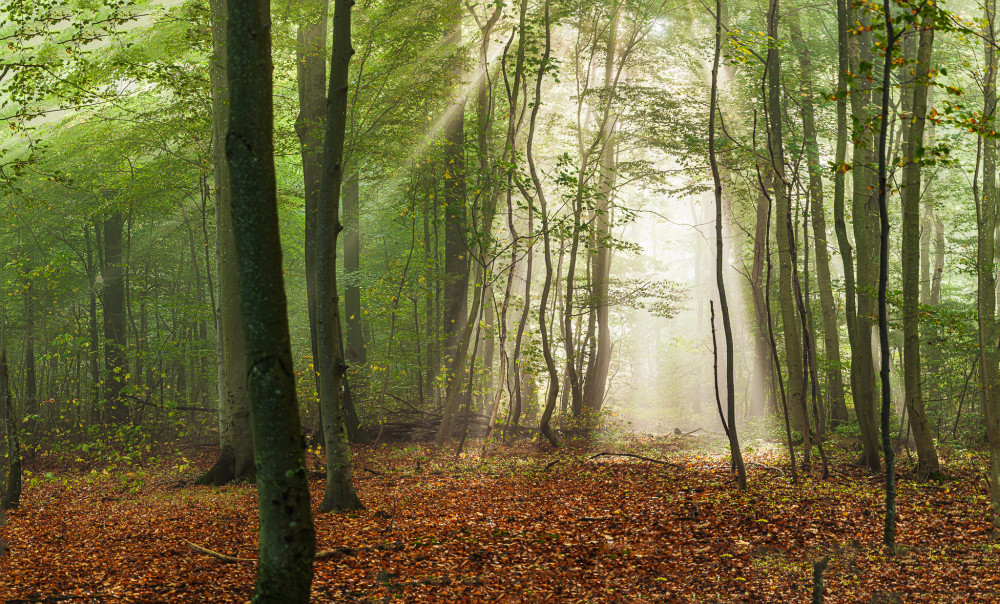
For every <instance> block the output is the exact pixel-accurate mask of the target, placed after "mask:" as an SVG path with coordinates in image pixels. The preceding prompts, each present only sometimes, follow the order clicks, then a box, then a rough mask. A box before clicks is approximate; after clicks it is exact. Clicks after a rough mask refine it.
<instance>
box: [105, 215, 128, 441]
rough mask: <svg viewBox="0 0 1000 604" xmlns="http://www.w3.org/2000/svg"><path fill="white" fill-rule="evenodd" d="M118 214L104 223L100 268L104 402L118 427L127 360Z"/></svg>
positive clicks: (124, 412) (123, 416) (122, 415)
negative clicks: (102, 310) (102, 260)
mask: <svg viewBox="0 0 1000 604" xmlns="http://www.w3.org/2000/svg"><path fill="white" fill-rule="evenodd" d="M123 226H124V219H123V218H122V215H121V213H119V212H117V211H112V213H111V214H110V215H109V216H107V217H106V218H105V219H104V229H103V230H104V236H103V243H104V263H103V265H102V266H101V277H102V280H103V286H102V288H101V303H102V306H103V308H104V371H105V373H106V374H107V376H106V378H105V382H104V384H105V386H104V393H105V400H106V402H107V405H108V419H109V420H110V422H111V423H113V424H118V423H121V422H123V421H125V420H126V419H127V418H128V407H127V406H126V405H125V398H124V396H123V393H122V391H123V390H124V389H125V385H126V383H127V379H126V376H127V375H128V357H127V356H126V353H127V346H128V342H127V340H126V336H127V333H126V327H125V280H124V275H123V267H124V264H123V262H124V257H123V254H122V227H123Z"/></svg>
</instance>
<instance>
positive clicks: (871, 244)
mask: <svg viewBox="0 0 1000 604" xmlns="http://www.w3.org/2000/svg"><path fill="white" fill-rule="evenodd" d="M845 10H846V9H845ZM854 16H855V17H856V18H857V20H858V21H859V22H860V23H861V24H862V26H863V28H864V29H865V31H863V32H862V33H861V34H860V35H857V36H848V35H847V34H846V27H847V25H846V23H847V22H846V19H847V16H846V15H845V16H844V17H843V19H844V20H845V21H844V22H843V24H842V27H844V28H845V29H844V33H843V34H842V37H841V42H842V44H846V49H844V50H843V52H846V54H847V58H848V65H849V67H848V69H849V71H850V73H853V74H855V77H854V85H853V87H852V89H851V90H850V94H849V98H850V101H851V113H852V116H853V118H854V122H855V130H854V132H853V139H854V152H853V158H852V166H851V174H852V176H853V183H852V184H853V192H852V214H853V222H852V227H853V230H854V244H855V248H854V249H855V250H856V251H857V257H856V260H857V264H856V265H855V266H856V268H857V271H856V273H855V280H854V283H853V284H852V286H851V287H850V290H849V296H848V297H849V298H851V299H850V300H849V301H848V304H847V305H846V306H847V309H848V314H849V315H850V319H849V321H848V326H849V327H850V325H851V324H852V323H853V326H854V327H853V329H854V338H853V340H852V341H851V390H852V394H853V396H854V411H855V415H856V416H857V418H858V425H859V428H860V431H861V444H862V455H863V458H864V463H865V465H867V466H868V469H869V470H870V471H871V472H872V473H873V474H878V473H879V472H881V471H882V464H881V459H880V458H879V446H878V440H879V428H878V424H877V423H876V421H875V416H876V402H877V400H878V397H877V394H876V390H875V358H874V354H873V353H872V317H874V316H875V315H876V313H877V309H876V301H875V299H874V297H873V296H872V292H874V291H875V290H876V288H877V286H878V270H877V266H878V259H877V257H876V253H875V250H876V249H877V240H878V200H877V195H876V191H877V189H876V184H877V183H876V182H875V178H874V175H875V145H876V140H875V137H874V135H873V134H872V128H871V120H872V106H871V103H872V87H871V84H869V83H868V81H867V79H868V77H869V76H871V75H872V74H870V73H862V70H863V67H864V66H871V65H872V61H873V59H872V53H871V48H872V43H873V37H872V33H871V18H870V16H869V15H868V14H867V12H866V11H860V12H858V13H857V14H855V15H854ZM867 69H869V70H870V69H871V67H867ZM843 249H844V248H843V246H842V247H841V250H842V251H843ZM845 258H846V256H845ZM845 266H846V263H845ZM852 307H853V309H854V312H851V308H852Z"/></svg>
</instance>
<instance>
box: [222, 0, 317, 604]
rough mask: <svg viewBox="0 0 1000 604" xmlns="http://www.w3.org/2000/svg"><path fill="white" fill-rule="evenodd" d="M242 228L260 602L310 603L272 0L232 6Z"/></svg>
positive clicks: (236, 187) (238, 232) (235, 153)
mask: <svg viewBox="0 0 1000 604" xmlns="http://www.w3.org/2000/svg"><path fill="white" fill-rule="evenodd" d="M227 17H228V22H227V24H226V25H227V33H228V36H229V44H228V49H227V51H228V52H227V57H228V60H229V72H228V82H229V90H230V92H231V93H232V96H231V98H230V114H229V115H230V119H229V131H228V133H227V134H226V159H227V160H228V164H229V170H230V175H231V178H232V188H233V206H232V214H233V219H234V221H233V227H234V228H233V231H234V235H235V240H236V252H237V254H236V257H237V264H238V266H239V287H240V289H239V292H240V295H239V300H240V315H241V319H242V326H243V333H244V341H245V343H246V359H247V365H246V369H245V370H246V374H245V375H246V377H247V385H248V390H249V392H250V400H251V405H250V410H251V425H252V428H253V436H254V454H255V461H256V466H257V502H258V516H259V517H260V531H259V542H260V546H259V552H260V554H259V560H258V563H257V584H256V587H255V589H254V600H253V601H254V602H255V603H262V604H263V603H268V604H270V603H272V602H273V603H276V604H277V603H288V604H291V603H299V602H301V603H303V604H304V603H306V602H308V601H309V595H310V593H309V592H310V587H311V583H312V575H313V569H312V562H313V552H314V551H315V547H316V535H315V531H314V529H313V521H312V509H311V506H310V500H309V483H308V473H307V470H306V460H305V450H304V448H303V446H302V441H301V426H300V424H299V409H298V403H297V401H296V397H295V372H294V369H293V366H292V351H291V338H290V337H289V333H288V313H287V301H286V299H285V283H284V278H283V277H282V272H283V267H282V263H281V237H280V234H279V230H278V204H277V188H276V182H275V173H274V144H273V142H272V140H273V139H272V137H273V117H272V116H273V113H272V112H273V100H272V83H271V74H272V69H273V67H272V64H271V43H270V41H271V38H270V26H271V18H270V2H268V1H267V0H264V1H262V2H261V1H244V0H231V2H230V5H229V7H228V14H227Z"/></svg>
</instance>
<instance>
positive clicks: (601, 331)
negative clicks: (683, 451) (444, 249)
mask: <svg viewBox="0 0 1000 604" xmlns="http://www.w3.org/2000/svg"><path fill="white" fill-rule="evenodd" d="M612 10H613V11H614V12H613V14H612V15H611V23H610V24H609V25H608V34H607V35H608V39H607V46H606V51H605V55H604V88H605V90H607V91H608V94H607V98H606V99H605V101H604V102H605V103H607V106H606V107H605V109H604V116H603V119H602V121H601V142H600V149H601V157H600V173H599V180H598V182H597V199H596V200H595V208H594V228H595V230H596V233H595V236H596V238H597V250H596V251H595V252H594V262H593V272H592V275H591V283H592V289H593V294H592V296H591V297H592V299H593V304H594V313H595V314H596V315H597V343H596V348H595V350H594V364H593V367H592V371H590V372H588V375H587V392H586V393H585V395H586V400H585V404H586V407H587V409H588V410H590V411H591V412H592V413H593V414H594V415H595V417H596V414H597V413H600V411H601V407H602V406H603V404H604V394H605V392H606V391H607V388H608V370H609V369H610V367H611V348H612V342H611V316H610V310H611V307H610V305H609V300H608V282H609V280H610V276H611V241H610V239H611V226H612V220H611V217H612V203H611V201H612V197H613V196H614V191H615V168H616V166H615V163H616V162H615V144H614V137H615V114H614V112H613V111H612V109H611V106H610V105H611V103H612V100H613V96H614V95H613V94H611V91H612V90H614V89H615V88H616V87H617V81H616V77H615V61H616V56H615V55H616V47H617V44H618V21H619V18H620V12H619V11H620V7H619V6H617V5H616V6H615V7H614V8H613V9H612Z"/></svg>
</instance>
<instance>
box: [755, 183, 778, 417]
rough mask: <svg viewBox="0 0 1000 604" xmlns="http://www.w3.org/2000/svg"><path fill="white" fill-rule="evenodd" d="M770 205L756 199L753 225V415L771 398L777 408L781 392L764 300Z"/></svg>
mask: <svg viewBox="0 0 1000 604" xmlns="http://www.w3.org/2000/svg"><path fill="white" fill-rule="evenodd" d="M769 207H770V205H769V202H768V199H767V197H766V196H765V195H764V194H763V193H762V194H760V195H758V197H757V207H756V222H755V225H754V238H753V263H752V264H751V267H750V291H751V294H752V300H753V309H754V319H755V321H756V324H757V325H756V327H757V328H756V329H755V330H754V358H753V374H752V375H753V382H752V385H751V390H750V414H751V415H759V414H762V413H763V412H764V409H765V408H766V407H767V401H768V395H769V394H770V400H771V402H772V408H774V409H777V408H778V403H777V400H776V398H777V397H776V396H775V393H776V391H777V389H778V387H777V384H776V383H775V382H776V380H773V379H772V377H773V375H774V365H773V364H772V362H771V352H770V343H769V342H768V333H767V332H768V327H767V310H768V309H767V304H766V302H765V300H764V289H765V284H764V266H765V265H766V264H767V258H766V256H765V254H766V251H767V240H768V238H769V237H770V236H771V230H770V225H769V224H768V222H769V220H770V217H769Z"/></svg>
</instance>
